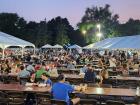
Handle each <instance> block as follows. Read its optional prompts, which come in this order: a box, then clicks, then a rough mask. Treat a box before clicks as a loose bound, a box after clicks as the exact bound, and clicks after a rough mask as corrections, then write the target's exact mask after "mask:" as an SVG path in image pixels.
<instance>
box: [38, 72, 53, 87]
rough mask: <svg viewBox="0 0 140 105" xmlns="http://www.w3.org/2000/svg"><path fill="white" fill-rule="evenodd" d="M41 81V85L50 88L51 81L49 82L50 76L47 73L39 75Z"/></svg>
mask: <svg viewBox="0 0 140 105" xmlns="http://www.w3.org/2000/svg"><path fill="white" fill-rule="evenodd" d="M41 79H42V80H43V81H42V83H43V84H46V85H47V86H50V87H51V86H52V81H51V80H50V76H49V75H48V74H47V73H43V74H42V75H41Z"/></svg>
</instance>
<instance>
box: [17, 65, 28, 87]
mask: <svg viewBox="0 0 140 105" xmlns="http://www.w3.org/2000/svg"><path fill="white" fill-rule="evenodd" d="M20 70H21V71H20V72H19V73H18V77H17V78H18V79H20V84H22V85H25V83H26V82H27V79H28V78H29V77H30V72H29V71H27V70H26V69H25V68H24V66H23V65H21V66H20Z"/></svg>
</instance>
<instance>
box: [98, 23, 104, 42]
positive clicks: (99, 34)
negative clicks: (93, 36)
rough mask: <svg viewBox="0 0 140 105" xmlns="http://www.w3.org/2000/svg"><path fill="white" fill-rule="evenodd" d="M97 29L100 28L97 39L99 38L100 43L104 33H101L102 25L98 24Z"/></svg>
mask: <svg viewBox="0 0 140 105" xmlns="http://www.w3.org/2000/svg"><path fill="white" fill-rule="evenodd" d="M97 28H98V33H97V37H98V38H99V41H100V39H101V37H102V35H103V34H102V33H101V24H97Z"/></svg>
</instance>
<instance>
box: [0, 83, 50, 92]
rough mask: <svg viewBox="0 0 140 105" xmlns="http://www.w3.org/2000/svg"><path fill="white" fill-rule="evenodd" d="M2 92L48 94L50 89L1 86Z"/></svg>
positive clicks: (12, 85)
mask: <svg viewBox="0 0 140 105" xmlns="http://www.w3.org/2000/svg"><path fill="white" fill-rule="evenodd" d="M0 90H1V91H22V92H48V91H49V88H48V87H38V86H30V87H29V86H23V85H20V84H0Z"/></svg>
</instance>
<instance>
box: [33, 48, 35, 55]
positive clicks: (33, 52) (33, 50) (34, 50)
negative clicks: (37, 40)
mask: <svg viewBox="0 0 140 105" xmlns="http://www.w3.org/2000/svg"><path fill="white" fill-rule="evenodd" d="M33 54H34V55H35V47H34V49H33Z"/></svg>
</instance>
